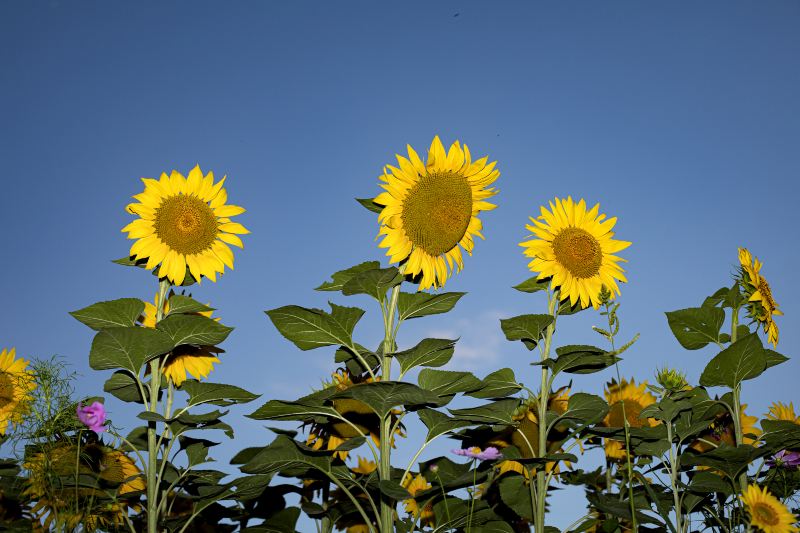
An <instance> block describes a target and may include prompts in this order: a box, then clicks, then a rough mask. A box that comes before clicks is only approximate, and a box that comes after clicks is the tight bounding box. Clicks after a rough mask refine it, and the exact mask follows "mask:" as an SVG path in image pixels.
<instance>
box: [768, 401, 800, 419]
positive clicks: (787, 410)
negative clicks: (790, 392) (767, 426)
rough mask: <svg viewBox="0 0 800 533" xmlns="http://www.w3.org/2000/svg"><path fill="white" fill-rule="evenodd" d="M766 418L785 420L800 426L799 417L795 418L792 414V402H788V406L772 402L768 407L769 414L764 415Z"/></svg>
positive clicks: (793, 413) (795, 415) (794, 414)
mask: <svg viewBox="0 0 800 533" xmlns="http://www.w3.org/2000/svg"><path fill="white" fill-rule="evenodd" d="M766 418H767V420H785V421H787V422H793V423H795V424H800V416H797V414H796V413H795V412H794V404H793V403H792V402H789V405H786V404H785V403H783V402H773V404H772V405H770V406H769V412H768V413H767V414H766Z"/></svg>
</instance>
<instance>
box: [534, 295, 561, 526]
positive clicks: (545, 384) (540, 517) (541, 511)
mask: <svg viewBox="0 0 800 533" xmlns="http://www.w3.org/2000/svg"><path fill="white" fill-rule="evenodd" d="M558 304H559V291H558V289H556V290H555V291H553V293H552V294H550V295H549V299H548V302H547V312H548V314H549V315H551V316H552V317H553V321H552V322H551V323H550V325H549V326H547V330H546V331H545V336H544V347H543V349H542V361H545V360H547V359H549V358H550V346H551V344H552V342H553V332H554V331H555V329H556V319H557V318H558ZM549 382H550V369H549V368H548V367H547V366H545V365H542V383H541V389H540V390H539V399H538V402H537V408H538V413H537V417H538V422H539V424H538V425H539V453H538V456H539V457H544V456H545V455H547V429H548V424H547V404H548V402H549V400H550V386H549ZM546 506H547V474H546V472H545V465H540V466H539V468H538V469H537V472H536V509H535V514H534V517H533V519H534V531H535V532H536V533H544V527H545V509H546Z"/></svg>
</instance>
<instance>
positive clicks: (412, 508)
mask: <svg viewBox="0 0 800 533" xmlns="http://www.w3.org/2000/svg"><path fill="white" fill-rule="evenodd" d="M403 487H405V489H406V490H407V491H408V492H409V494H411V496H412V498H411V499H409V500H403V507H405V509H406V512H407V513H408V514H410V515H411V516H413V517H414V518H415V519H417V518H419V520H420V523H421V524H422V525H426V526H430V525H432V524H433V518H434V514H433V505H432V502H428V503H427V504H426V505H425V506H423V507H422V509H420V502H417V500H415V499H413V498H414V497H415V496H416V495H417V493H419V492H423V491H426V490H428V489H429V488H431V484H430V483H428V481H427V480H426V479H425V476H423V475H422V474H417V475H416V476H411V475H410V474H409V475H407V476H406V478H405V479H404V480H403Z"/></svg>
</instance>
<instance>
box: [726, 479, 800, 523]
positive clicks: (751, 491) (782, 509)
mask: <svg viewBox="0 0 800 533" xmlns="http://www.w3.org/2000/svg"><path fill="white" fill-rule="evenodd" d="M739 498H740V499H741V500H742V503H744V505H745V507H746V508H747V513H748V514H749V515H750V525H751V526H755V527H757V528H759V529H760V530H761V531H763V532H764V533H789V532H790V531H800V529H798V528H797V527H796V526H795V523H796V522H797V517H795V516H794V515H793V514H792V513H791V511H789V509H787V508H786V506H785V505H783V504H782V503H781V502H780V500H779V499H778V498H776V497H775V496H773V495H772V494H770V493H769V491H767V489H766V488H764V487H758V486H756V485H748V486H747V489H746V490H745V491H744V494H742V495H741V496H739Z"/></svg>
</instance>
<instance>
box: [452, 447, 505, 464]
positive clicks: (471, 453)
mask: <svg viewBox="0 0 800 533" xmlns="http://www.w3.org/2000/svg"><path fill="white" fill-rule="evenodd" d="M453 453H454V454H456V455H460V456H462V457H469V458H471V459H478V460H480V461H494V460H495V459H499V458H500V457H501V456H502V454H501V453H500V451H499V450H498V449H497V448H495V447H494V446H489V447H488V448H486V449H485V450H483V451H481V449H480V448H478V447H477V446H473V447H471V448H464V449H462V450H453Z"/></svg>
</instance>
